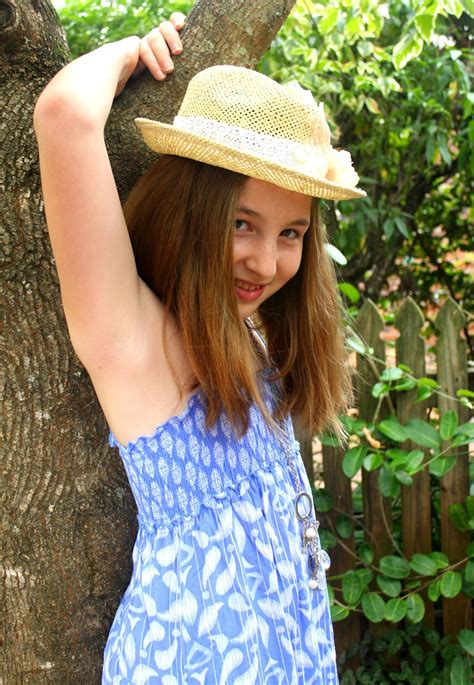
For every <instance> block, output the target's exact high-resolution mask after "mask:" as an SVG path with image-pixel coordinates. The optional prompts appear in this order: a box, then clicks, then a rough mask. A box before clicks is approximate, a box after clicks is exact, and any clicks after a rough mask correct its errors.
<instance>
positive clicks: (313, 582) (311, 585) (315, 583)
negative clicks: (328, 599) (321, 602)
mask: <svg viewBox="0 0 474 685" xmlns="http://www.w3.org/2000/svg"><path fill="white" fill-rule="evenodd" d="M308 585H309V589H310V590H317V589H318V581H317V580H316V578H311V579H310V581H309V583H308Z"/></svg>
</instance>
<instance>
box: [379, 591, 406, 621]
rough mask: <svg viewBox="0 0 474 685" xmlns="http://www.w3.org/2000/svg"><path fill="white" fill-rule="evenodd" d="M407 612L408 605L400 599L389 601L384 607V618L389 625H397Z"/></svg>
mask: <svg viewBox="0 0 474 685" xmlns="http://www.w3.org/2000/svg"><path fill="white" fill-rule="evenodd" d="M407 611H408V604H407V603H406V601H405V600H404V599H401V598H400V597H398V598H396V599H389V600H388V602H387V604H386V605H385V611H384V618H385V620H386V621H390V622H391V623H398V621H401V620H402V619H404V618H405V616H406V615H407Z"/></svg>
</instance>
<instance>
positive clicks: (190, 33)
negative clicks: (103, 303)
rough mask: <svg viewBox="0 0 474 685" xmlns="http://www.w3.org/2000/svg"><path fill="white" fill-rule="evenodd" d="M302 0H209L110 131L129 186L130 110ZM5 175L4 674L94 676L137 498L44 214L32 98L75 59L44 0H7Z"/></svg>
mask: <svg viewBox="0 0 474 685" xmlns="http://www.w3.org/2000/svg"><path fill="white" fill-rule="evenodd" d="M293 4H294V2H293V1H292V0H271V1H270V0H247V1H245V0H240V1H239V0H201V1H198V2H197V3H196V5H195V7H194V9H193V11H192V13H191V15H190V17H189V21H188V25H187V28H186V29H185V30H184V32H183V39H184V42H185V51H184V54H183V56H182V57H181V58H180V59H178V60H176V70H175V73H174V74H173V76H172V77H171V78H169V79H167V81H166V82H165V83H164V84H158V83H156V82H154V81H152V79H151V78H148V77H147V76H146V75H145V76H143V77H141V78H140V79H137V81H136V82H135V83H133V84H132V85H131V86H130V87H129V88H128V89H127V90H126V91H125V92H124V93H123V94H122V95H121V96H120V98H119V99H118V101H117V102H116V104H115V106H114V110H113V113H112V115H111V120H110V124H109V126H108V132H107V138H108V145H109V150H110V154H111V157H112V163H113V166H114V171H115V173H116V176H117V183H118V186H119V189H120V192H121V195H122V196H124V195H126V193H127V191H128V190H129V189H130V187H131V185H132V184H133V182H134V181H135V180H136V178H137V177H138V175H139V174H140V173H141V172H142V171H143V170H144V169H145V168H146V166H147V165H148V164H149V162H150V161H151V159H152V155H151V154H150V153H149V152H147V151H146V150H145V148H144V146H143V145H142V144H141V142H140V141H139V140H138V137H137V135H136V133H135V130H134V128H135V127H134V126H133V123H132V122H133V118H134V117H135V116H137V115H138V114H139V115H142V116H151V117H157V118H160V119H162V120H165V121H169V120H170V119H171V118H172V115H173V114H174V113H175V112H176V110H177V109H178V107H179V103H180V101H181V98H182V95H183V93H184V91H185V88H186V84H187V82H188V80H189V78H190V77H191V76H192V75H193V74H195V73H196V72H197V71H199V70H201V69H203V68H204V67H207V66H210V65H212V64H218V63H230V64H237V65H245V66H254V65H255V63H256V62H257V60H258V58H259V57H260V56H261V54H262V53H263V51H264V50H265V49H266V48H267V47H268V46H269V44H270V42H271V39H272V38H273V36H274V34H275V33H276V31H277V30H278V29H279V27H280V26H281V24H282V23H283V21H284V19H285V18H286V16H287V15H288V13H289V11H290V9H291V7H292V5H293ZM0 36H1V45H0V60H1V61H0V70H1V74H2V84H1V91H0V111H1V112H2V120H1V125H0V169H1V171H0V188H1V191H2V193H1V199H0V207H1V215H2V233H3V235H2V243H3V247H4V250H3V265H4V270H3V271H4V274H5V278H4V285H3V294H4V302H5V311H6V317H5V318H6V321H7V326H6V336H5V343H6V344H5V345H4V348H3V349H4V363H3V364H2V367H3V368H5V369H6V374H5V382H4V403H3V412H2V423H3V425H2V427H3V429H4V434H5V436H6V439H7V440H6V442H7V444H8V450H7V451H6V459H5V462H6V463H5V473H6V478H5V484H6V487H4V488H3V492H4V502H3V503H2V511H3V512H4V522H5V524H4V531H3V535H2V563H3V568H4V572H3V583H2V590H3V596H2V598H1V606H2V610H3V616H2V621H1V623H2V625H3V626H5V633H6V634H5V636H4V646H5V649H4V652H3V657H2V658H3V663H2V665H1V670H2V676H3V679H1V682H3V683H4V684H5V685H13V684H16V683H34V684H35V685H38V684H41V683H61V685H64V684H68V683H85V684H87V685H91V684H93V683H99V681H100V672H101V661H102V651H103V647H104V644H105V640H106V637H107V633H108V629H109V626H110V623H111V620H112V618H113V616H114V614H115V611H116V609H117V606H118V602H119V600H120V597H121V595H122V593H123V591H124V589H125V587H126V584H127V582H128V579H129V577H130V572H131V560H130V554H131V548H132V545H133V541H134V538H135V533H136V524H135V508H134V504H133V500H132V497H131V494H130V491H129V488H128V484H127V480H126V476H125V474H124V471H123V468H122V465H121V462H120V458H119V456H118V454H117V453H116V452H115V451H113V452H112V451H111V450H110V449H109V447H108V441H107V426H106V424H105V421H104V418H103V415H102V413H101V410H100V407H99V405H98V402H97V400H96V399H95V395H94V393H93V389H92V386H91V383H90V381H89V378H88V376H87V374H86V372H85V371H84V369H83V367H82V366H81V364H80V363H79V361H78V360H77V358H76V357H75V355H74V352H73V350H72V348H71V346H70V344H69V339H68V335H67V329H66V325H65V320H64V317H63V312H62V307H61V301H60V293H59V286H58V280H57V275H56V269H55V266H54V260H53V258H52V255H51V251H50V245H49V240H48V235H47V230H46V226H45V222H44V217H43V205H42V198H41V192H40V180H39V173H38V155H37V148H36V141H35V138H34V133H33V126H32V113H33V107H34V103H35V101H36V98H37V96H38V95H39V93H40V92H41V90H42V89H43V88H44V86H45V85H46V83H47V82H48V81H49V79H50V78H51V77H52V76H53V75H54V74H55V73H56V72H57V71H58V70H59V69H60V68H61V66H63V64H65V63H66V62H67V61H68V58H69V53H68V48H67V45H66V41H65V38H64V35H63V32H62V29H61V27H60V26H59V23H58V19H57V16H56V13H55V11H54V10H53V8H52V6H51V5H50V4H49V3H48V2H47V1H46V0H32V2H26V0H1V2H0Z"/></svg>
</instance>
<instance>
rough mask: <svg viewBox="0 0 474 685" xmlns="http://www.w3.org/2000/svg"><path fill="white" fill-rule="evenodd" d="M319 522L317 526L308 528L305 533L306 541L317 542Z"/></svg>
mask: <svg viewBox="0 0 474 685" xmlns="http://www.w3.org/2000/svg"><path fill="white" fill-rule="evenodd" d="M318 526H319V521H316V523H315V525H311V526H308V527H307V528H306V530H305V531H304V536H305V539H306V540H315V539H316V535H317V533H318Z"/></svg>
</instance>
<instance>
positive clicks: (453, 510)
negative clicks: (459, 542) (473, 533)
mask: <svg viewBox="0 0 474 685" xmlns="http://www.w3.org/2000/svg"><path fill="white" fill-rule="evenodd" d="M449 515H450V516H451V521H452V522H453V524H454V525H455V527H456V528H457V529H458V530H460V531H462V532H464V531H466V530H469V529H470V526H469V516H468V513H467V510H466V508H465V507H464V506H463V505H462V504H461V503H460V502H456V503H455V504H451V505H450V506H449Z"/></svg>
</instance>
